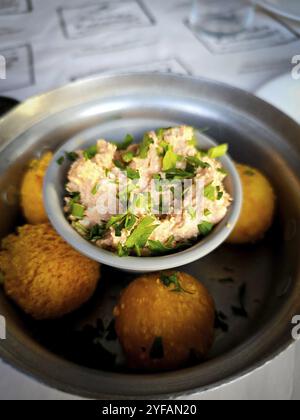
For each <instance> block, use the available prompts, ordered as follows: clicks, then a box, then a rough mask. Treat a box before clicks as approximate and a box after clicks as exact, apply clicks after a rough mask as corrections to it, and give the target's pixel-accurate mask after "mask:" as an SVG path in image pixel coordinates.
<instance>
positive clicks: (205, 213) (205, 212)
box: [204, 209, 211, 217]
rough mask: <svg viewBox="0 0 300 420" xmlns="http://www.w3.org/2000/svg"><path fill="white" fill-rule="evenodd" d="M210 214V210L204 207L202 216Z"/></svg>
mask: <svg viewBox="0 0 300 420" xmlns="http://www.w3.org/2000/svg"><path fill="white" fill-rule="evenodd" d="M210 215H211V211H210V210H208V209H204V216H205V217H208V216H210Z"/></svg>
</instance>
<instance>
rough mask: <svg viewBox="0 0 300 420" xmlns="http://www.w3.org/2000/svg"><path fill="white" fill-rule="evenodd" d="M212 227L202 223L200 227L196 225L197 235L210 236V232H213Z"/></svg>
mask: <svg viewBox="0 0 300 420" xmlns="http://www.w3.org/2000/svg"><path fill="white" fill-rule="evenodd" d="M213 228H214V225H213V224H212V223H209V222H202V223H200V225H198V229H199V233H200V235H202V236H207V235H209V234H210V232H211V231H212V230H213Z"/></svg>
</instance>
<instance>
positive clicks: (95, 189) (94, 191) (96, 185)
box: [91, 183, 99, 195]
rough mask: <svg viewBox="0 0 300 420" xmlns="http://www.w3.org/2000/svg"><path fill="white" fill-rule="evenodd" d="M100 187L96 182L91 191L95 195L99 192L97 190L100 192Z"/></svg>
mask: <svg viewBox="0 0 300 420" xmlns="http://www.w3.org/2000/svg"><path fill="white" fill-rule="evenodd" d="M98 188H99V184H98V183H97V184H95V185H94V186H93V188H92V191H91V193H92V194H93V195H96V194H97V192H98Z"/></svg>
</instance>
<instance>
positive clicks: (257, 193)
mask: <svg viewBox="0 0 300 420" xmlns="http://www.w3.org/2000/svg"><path fill="white" fill-rule="evenodd" d="M237 170H238V173H239V175H240V178H241V181H242V187H243V207H242V212H241V215H240V218H239V220H238V222H237V225H236V226H235V228H234V230H233V232H232V234H231V236H230V237H229V239H228V242H229V243H231V244H246V243H255V242H257V241H259V240H261V239H263V238H264V236H265V234H266V232H267V231H268V230H269V229H270V227H271V225H272V223H273V219H274V213H275V203H276V199H275V194H274V190H273V187H272V185H271V184H270V182H269V181H268V179H267V178H266V177H265V176H264V175H263V174H262V173H261V172H260V171H258V170H257V169H254V168H252V167H250V166H246V165H240V164H237Z"/></svg>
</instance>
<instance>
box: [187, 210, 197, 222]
mask: <svg viewBox="0 0 300 420" xmlns="http://www.w3.org/2000/svg"><path fill="white" fill-rule="evenodd" d="M188 212H189V215H190V216H191V219H192V220H195V219H196V217H197V210H196V209H195V208H194V207H190V208H189V209H188Z"/></svg>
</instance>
